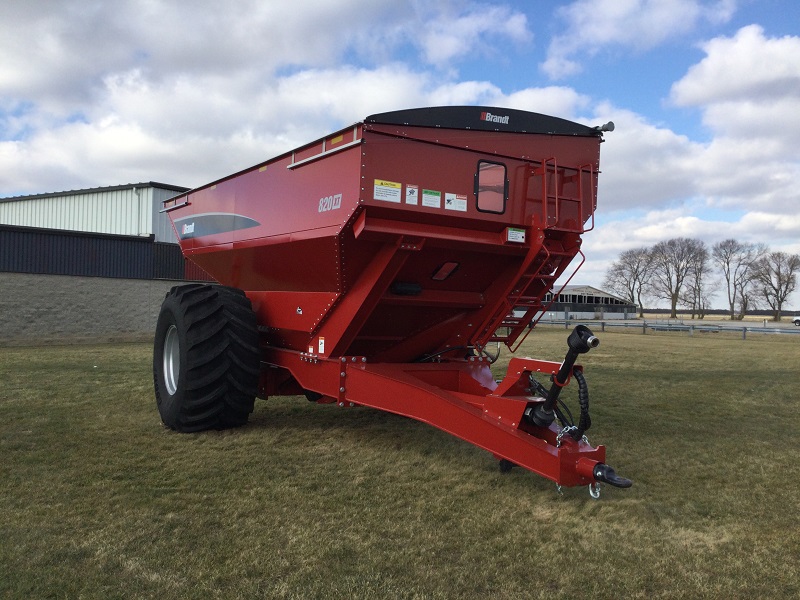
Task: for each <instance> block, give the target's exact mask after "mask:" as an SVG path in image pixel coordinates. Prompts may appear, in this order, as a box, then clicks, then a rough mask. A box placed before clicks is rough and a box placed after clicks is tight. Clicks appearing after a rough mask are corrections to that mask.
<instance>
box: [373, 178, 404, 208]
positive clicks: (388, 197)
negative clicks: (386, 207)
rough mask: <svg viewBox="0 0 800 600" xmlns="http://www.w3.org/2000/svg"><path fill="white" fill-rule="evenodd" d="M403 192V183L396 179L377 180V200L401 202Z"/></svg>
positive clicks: (375, 195) (375, 197)
mask: <svg viewBox="0 0 800 600" xmlns="http://www.w3.org/2000/svg"><path fill="white" fill-rule="evenodd" d="M402 192H403V185H402V184H400V183H397V182H394V181H386V180H385V179H376V180H375V191H374V194H373V198H374V199H375V200H383V201H384V202H398V203H399V202H400V201H401V195H402Z"/></svg>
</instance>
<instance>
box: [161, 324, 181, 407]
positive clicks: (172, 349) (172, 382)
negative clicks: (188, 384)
mask: <svg viewBox="0 0 800 600" xmlns="http://www.w3.org/2000/svg"><path fill="white" fill-rule="evenodd" d="M180 365H181V348H180V341H179V340H178V328H177V327H175V325H170V326H169V329H167V335H166V336H164V384H165V385H166V386H167V393H168V394H169V395H170V396H172V395H174V394H175V392H177V391H178V377H179V376H180Z"/></svg>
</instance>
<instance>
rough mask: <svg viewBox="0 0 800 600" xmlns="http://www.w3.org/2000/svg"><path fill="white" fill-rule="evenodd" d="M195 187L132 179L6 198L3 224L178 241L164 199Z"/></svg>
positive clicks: (0, 213)
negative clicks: (123, 183) (99, 185)
mask: <svg viewBox="0 0 800 600" xmlns="http://www.w3.org/2000/svg"><path fill="white" fill-rule="evenodd" d="M188 189H189V188H185V187H181V186H177V185H170V184H166V183H156V182H155V181H148V182H145V183H129V184H126V185H115V186H109V187H97V188H90V189H83V190H72V191H68V192H50V193H46V194H32V195H29V196H13V197H10V198H0V224H2V225H15V226H20V227H35V228H39V229H61V230H67V231H81V232H86V233H105V234H111V235H125V236H135V237H147V236H151V235H152V236H153V239H154V241H156V242H166V243H173V244H177V243H178V240H177V238H176V237H175V232H174V231H173V230H172V225H171V224H170V222H169V219H168V218H167V216H166V215H165V214H163V213H161V212H159V211H160V210H161V207H162V206H163V202H164V200H167V199H169V198H171V197H173V196H176V195H178V194H180V193H182V192H185V191H187V190H188Z"/></svg>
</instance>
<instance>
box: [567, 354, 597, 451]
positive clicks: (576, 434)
mask: <svg viewBox="0 0 800 600" xmlns="http://www.w3.org/2000/svg"><path fill="white" fill-rule="evenodd" d="M573 376H574V377H575V381H577V382H578V403H579V404H580V405H581V416H580V420H579V421H578V428H577V429H574V430H573V431H571V432H570V435H571V436H572V439H574V440H575V441H576V442H577V441H578V440H580V439H581V438H582V437H583V434H584V433H586V431H587V430H588V429H589V427H591V426H592V418H591V417H590V416H589V386H588V385H586V378H585V377H584V376H583V373H582V372H581V371H579V370H577V369H576V370H575V372H574V373H573Z"/></svg>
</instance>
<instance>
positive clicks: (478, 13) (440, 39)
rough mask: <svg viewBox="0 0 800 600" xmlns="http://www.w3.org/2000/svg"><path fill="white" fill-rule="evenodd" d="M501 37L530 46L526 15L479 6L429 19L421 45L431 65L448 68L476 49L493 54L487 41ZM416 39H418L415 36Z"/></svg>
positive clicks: (505, 8) (423, 32) (500, 8)
mask: <svg viewBox="0 0 800 600" xmlns="http://www.w3.org/2000/svg"><path fill="white" fill-rule="evenodd" d="M420 6H425V4H424V3H423V4H421V5H420ZM498 35H499V36H501V37H503V38H505V39H509V40H511V41H513V42H515V43H517V44H525V43H529V42H530V41H531V40H532V38H533V36H532V35H531V33H530V31H529V30H528V23H527V17H526V16H525V15H524V14H522V13H518V12H515V11H512V10H511V9H510V8H508V7H506V6H492V5H476V6H474V7H471V8H469V9H468V12H466V13H465V14H457V13H456V14H453V13H452V12H451V11H446V12H444V13H440V14H439V15H437V16H436V17H435V18H433V19H432V20H428V21H427V25H426V27H425V28H424V30H423V31H422V34H421V35H420V36H419V38H418V40H419V41H418V43H419V44H420V45H421V47H422V50H423V54H424V56H425V59H426V60H427V61H428V62H429V63H431V64H434V65H444V64H448V63H450V62H451V61H453V60H454V59H456V58H458V57H461V56H464V55H466V54H469V53H472V52H474V51H475V49H476V48H477V49H478V50H479V51H481V52H482V53H486V52H491V51H492V50H491V46H490V45H488V44H485V43H484V42H483V39H484V38H492V37H494V36H498ZM412 39H417V38H416V36H413V34H412Z"/></svg>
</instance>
